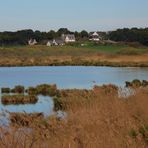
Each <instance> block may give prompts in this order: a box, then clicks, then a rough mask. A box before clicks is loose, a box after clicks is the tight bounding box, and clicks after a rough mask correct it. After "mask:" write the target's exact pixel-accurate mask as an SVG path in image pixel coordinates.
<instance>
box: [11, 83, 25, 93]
mask: <svg viewBox="0 0 148 148" xmlns="http://www.w3.org/2000/svg"><path fill="white" fill-rule="evenodd" d="M11 92H12V93H18V94H23V93H24V92H25V88H24V86H21V85H18V86H15V87H14V88H13V89H11Z"/></svg>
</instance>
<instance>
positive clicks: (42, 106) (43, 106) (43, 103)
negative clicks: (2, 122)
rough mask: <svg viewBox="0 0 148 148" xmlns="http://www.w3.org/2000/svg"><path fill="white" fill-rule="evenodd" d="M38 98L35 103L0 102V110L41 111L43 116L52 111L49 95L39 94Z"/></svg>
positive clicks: (51, 101)
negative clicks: (14, 103)
mask: <svg viewBox="0 0 148 148" xmlns="http://www.w3.org/2000/svg"><path fill="white" fill-rule="evenodd" d="M38 98H39V100H38V102H37V103H36V104H24V105H3V104H1V103H0V111H5V110H6V111H8V112H26V113H34V112H43V113H44V115H45V116H48V115H50V114H52V113H53V106H54V105H53V100H52V99H51V98H50V97H43V96H39V97H38Z"/></svg>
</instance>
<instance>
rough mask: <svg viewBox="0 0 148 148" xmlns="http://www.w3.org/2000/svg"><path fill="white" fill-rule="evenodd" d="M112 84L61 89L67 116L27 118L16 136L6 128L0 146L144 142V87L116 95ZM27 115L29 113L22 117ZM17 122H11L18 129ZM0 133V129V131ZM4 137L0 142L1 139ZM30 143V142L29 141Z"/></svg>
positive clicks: (81, 147)
mask: <svg viewBox="0 0 148 148" xmlns="http://www.w3.org/2000/svg"><path fill="white" fill-rule="evenodd" d="M117 91H118V90H117V88H116V87H115V86H112V85H109V86H102V87H98V86H95V87H94V89H93V90H77V89H73V90H61V91H60V95H59V97H60V100H61V101H62V103H63V105H64V107H65V111H66V112H67V114H68V117H67V118H66V119H63V120H59V119H57V118H56V117H54V116H53V117H49V118H47V119H40V120H37V119H36V120H33V119H32V120H31V121H32V122H30V123H29V125H28V126H26V128H31V129H32V132H30V133H29V134H28V135H26V134H23V132H22V135H23V138H22V139H20V140H19V139H17V138H16V137H15V136H14V133H16V132H14V133H11V132H8V133H7V134H5V135H4V137H3V138H1V141H0V144H1V145H0V146H8V145H9V146H10V141H13V143H14V144H16V147H20V146H22V147H25V146H24V143H25V144H26V146H30V147H33V148H35V147H49V146H50V147H51V148H58V147H61V148H67V147H68V148H69V147H70V148H98V147H103V148H108V147H110V148H119V147H123V148H124V147H130V148H135V147H138V148H139V147H140V148H146V147H147V146H148V145H147V139H146V138H147V135H146V134H147V126H145V125H147V124H148V118H147V115H148V108H147V104H148V99H147V98H148V93H147V91H148V88H147V87H145V88H139V89H136V93H135V95H134V96H129V97H128V98H127V99H124V98H120V99H119V97H118V95H117V94H118V93H117ZM25 118H27V119H29V117H27V116H26V117H25ZM16 127H22V126H17V124H15V122H14V125H12V129H13V130H14V131H18V128H17V129H16ZM1 133H3V132H1ZM5 139H8V141H9V142H8V141H7V140H6V142H5V144H3V143H4V142H3V140H5ZM32 143H33V144H32Z"/></svg>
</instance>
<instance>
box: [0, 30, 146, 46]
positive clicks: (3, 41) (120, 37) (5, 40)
mask: <svg viewBox="0 0 148 148" xmlns="http://www.w3.org/2000/svg"><path fill="white" fill-rule="evenodd" d="M62 34H74V35H75V37H76V39H77V40H85V39H88V38H89V32H87V31H86V30H82V31H81V32H78V31H75V32H71V31H70V30H68V29H67V28H60V29H59V30H58V31H54V30H50V31H49V32H41V31H38V30H37V31H33V30H31V29H28V30H20V31H16V32H8V31H5V32H0V46H3V45H26V44H28V40H29V39H36V40H37V42H39V43H42V42H43V41H45V40H51V39H54V38H58V37H61V35H62ZM99 34H100V35H101V38H102V39H110V40H113V41H123V42H139V43H141V44H144V45H148V28H140V29H138V28H132V29H128V28H124V29H117V30H116V31H110V32H99Z"/></svg>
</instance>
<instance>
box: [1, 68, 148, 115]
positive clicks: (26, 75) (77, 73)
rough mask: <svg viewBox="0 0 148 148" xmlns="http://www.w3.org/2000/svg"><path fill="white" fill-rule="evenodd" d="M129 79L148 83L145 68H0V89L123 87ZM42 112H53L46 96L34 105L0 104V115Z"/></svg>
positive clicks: (147, 72)
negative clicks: (45, 86) (50, 85)
mask: <svg viewBox="0 0 148 148" xmlns="http://www.w3.org/2000/svg"><path fill="white" fill-rule="evenodd" d="M133 79H140V80H148V68H113V67H94V66H90V67H83V66H75V67H72V66H63V67H11V68H8V67H2V68H0V87H14V86H15V85H24V86H25V87H28V86H36V85H38V84H43V83H49V84H57V86H58V88H80V89H81V88H82V89H83V88H86V89H90V88H92V87H93V85H95V84H98V85H102V84H109V83H112V84H116V85H118V86H124V85H125V81H131V80H133ZM4 110H8V111H10V112H24V111H25V112H27V113H32V112H43V113H44V115H50V114H52V113H53V101H52V98H50V97H43V96H39V100H38V102H37V103H36V104H34V105H31V104H30V105H7V106H4V105H3V104H1V103H0V112H3V111H4Z"/></svg>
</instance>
